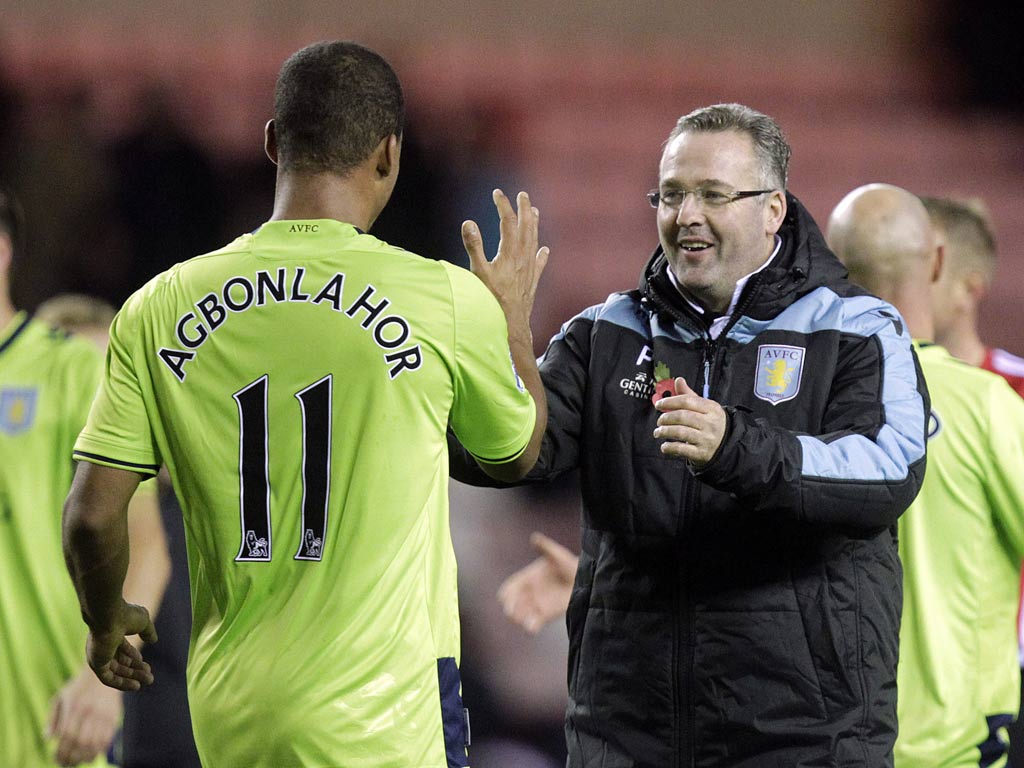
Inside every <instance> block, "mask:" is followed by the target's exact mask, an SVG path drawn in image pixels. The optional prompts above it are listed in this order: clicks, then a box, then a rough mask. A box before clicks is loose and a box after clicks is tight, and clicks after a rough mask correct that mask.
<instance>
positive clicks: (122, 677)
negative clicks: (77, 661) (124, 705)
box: [85, 600, 156, 691]
mask: <svg viewBox="0 0 1024 768" xmlns="http://www.w3.org/2000/svg"><path fill="white" fill-rule="evenodd" d="M121 602H122V604H121V608H120V610H119V611H118V612H117V619H116V620H115V622H114V624H113V626H112V627H111V628H110V629H109V630H107V631H103V632H98V631H96V630H95V629H91V630H90V631H89V638H88V639H87V640H86V641H85V659H86V661H87V662H88V663H89V666H90V667H92V670H93V672H95V673H96V677H98V678H99V679H100V682H102V683H103V684H104V685H108V686H110V687H111V688H117V689H118V690H120V691H137V690H139V688H141V687H142V686H144V685H149V684H150V683H152V682H153V673H152V672H151V671H150V669H149V664H147V663H146V662H145V661H143V660H142V652H141V651H139V649H138V648H136V647H135V646H133V645H132V644H131V643H130V642H128V637H129V636H131V635H138V636H139V637H141V638H142V639H143V640H144V641H145V642H147V643H155V642H156V628H155V627H154V626H153V621H152V620H151V619H150V618H149V611H148V610H146V609H145V608H144V607H143V606H141V605H133V604H132V603H126V602H124V601H123V600H122V601H121Z"/></svg>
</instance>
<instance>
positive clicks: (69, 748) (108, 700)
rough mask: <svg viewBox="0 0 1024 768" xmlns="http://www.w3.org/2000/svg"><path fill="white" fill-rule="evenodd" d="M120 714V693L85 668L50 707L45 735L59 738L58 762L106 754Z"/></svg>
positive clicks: (75, 762) (64, 763) (81, 760)
mask: <svg viewBox="0 0 1024 768" xmlns="http://www.w3.org/2000/svg"><path fill="white" fill-rule="evenodd" d="M121 714H122V704H121V694H120V693H119V692H117V691H115V690H113V689H112V688H108V687H106V686H105V685H103V684H102V683H100V681H99V680H97V679H96V676H95V675H94V674H93V673H92V671H91V670H89V669H88V668H83V669H82V671H81V672H79V673H78V674H77V675H76V676H75V677H73V678H71V680H69V681H68V682H67V684H65V686H64V687H63V688H61V689H60V691H59V692H58V693H57V695H56V696H55V697H54V699H53V703H52V704H51V707H50V721H49V725H48V726H47V728H46V738H48V739H50V738H52V739H56V741H57V753H56V755H55V757H56V760H57V764H58V765H62V766H73V765H80V764H81V763H89V762H92V761H93V760H95V759H96V757H97V756H99V755H103V754H106V752H107V750H108V749H109V748H110V743H111V742H112V741H113V740H114V734H115V733H116V732H117V728H118V726H119V725H120V724H121Z"/></svg>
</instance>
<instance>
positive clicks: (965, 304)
mask: <svg viewBox="0 0 1024 768" xmlns="http://www.w3.org/2000/svg"><path fill="white" fill-rule="evenodd" d="M921 200H922V202H923V203H924V206H925V208H926V209H927V210H928V214H929V216H931V220H932V223H933V224H934V226H935V227H936V229H937V234H938V237H939V238H940V240H941V246H942V249H943V253H944V256H945V258H944V262H943V263H944V265H945V266H944V268H943V271H942V276H941V277H940V278H939V281H938V282H937V283H936V284H935V286H934V289H933V290H934V293H935V338H936V341H937V342H938V343H939V344H941V345H942V346H944V347H945V348H946V349H948V350H949V352H950V354H952V355H953V356H954V357H958V358H960V359H961V360H964V361H965V362H968V363H970V364H971V365H977V366H980V367H981V368H984V369H985V370H986V371H992V372H993V373H998V374H999V375H1000V376H1002V377H1003V378H1004V379H1006V380H1007V382H1009V384H1010V386H1011V387H1013V388H1014V389H1015V390H1016V391H1017V393H1018V394H1020V395H1021V396H1022V397H1024V358H1022V357H1018V356H1017V355H1014V354H1011V353H1010V352H1007V351H1006V350H1005V349H998V348H996V347H990V346H988V345H987V344H986V343H985V342H984V341H982V338H981V333H980V331H979V320H978V318H979V312H980V309H981V302H982V301H983V300H984V298H985V296H986V294H987V293H988V290H989V288H990V286H991V285H992V279H993V278H994V277H995V271H996V239H995V234H994V233H993V231H992V225H991V224H990V222H989V219H988V215H987V213H986V212H985V210H984V207H983V206H982V204H981V203H980V201H974V202H962V201H958V200H952V199H947V198H937V197H923V198H921Z"/></svg>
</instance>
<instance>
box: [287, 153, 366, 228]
mask: <svg viewBox="0 0 1024 768" xmlns="http://www.w3.org/2000/svg"><path fill="white" fill-rule="evenodd" d="M374 191H375V190H373V189H372V187H371V185H369V184H366V183H365V182H362V181H361V180H360V178H359V176H358V175H357V174H356V173H353V175H351V176H339V175H337V174H334V173H295V172H290V171H281V170H280V169H279V170H278V173H277V186H276V190H275V193H274V213H273V215H272V216H271V217H270V220H271V221H280V220H284V219H335V220H337V221H344V222H346V223H348V224H351V225H353V226H355V227H358V228H359V229H361V230H363V231H364V232H366V231H368V230H369V229H370V226H371V225H372V224H373V222H374V221H375V220H376V218H377V216H378V214H379V213H380V209H379V208H378V207H377V204H376V200H375V195H374V194H373V193H374Z"/></svg>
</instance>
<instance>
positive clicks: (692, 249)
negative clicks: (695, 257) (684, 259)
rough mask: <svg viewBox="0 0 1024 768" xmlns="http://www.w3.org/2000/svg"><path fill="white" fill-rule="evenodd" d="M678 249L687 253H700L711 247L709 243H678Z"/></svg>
mask: <svg viewBox="0 0 1024 768" xmlns="http://www.w3.org/2000/svg"><path fill="white" fill-rule="evenodd" d="M679 247H680V248H681V249H682V250H684V251H686V252H687V253H700V252H701V251H706V250H707V249H708V248H710V247H711V243H680V244H679Z"/></svg>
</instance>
